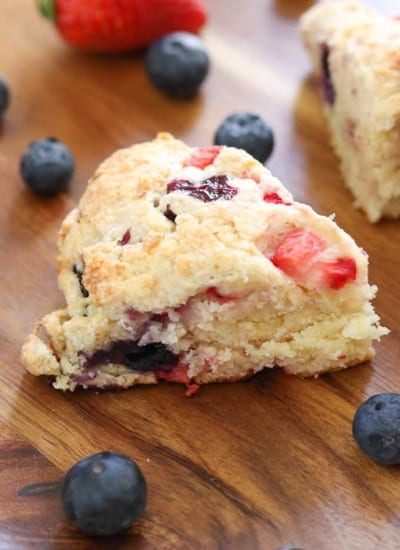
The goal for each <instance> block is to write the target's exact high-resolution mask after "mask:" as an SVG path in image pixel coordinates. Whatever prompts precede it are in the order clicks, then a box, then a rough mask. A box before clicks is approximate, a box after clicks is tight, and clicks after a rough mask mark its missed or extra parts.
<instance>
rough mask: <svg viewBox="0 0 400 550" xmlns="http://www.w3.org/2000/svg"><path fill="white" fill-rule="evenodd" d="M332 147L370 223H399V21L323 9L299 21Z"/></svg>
mask: <svg viewBox="0 0 400 550" xmlns="http://www.w3.org/2000/svg"><path fill="white" fill-rule="evenodd" d="M300 30H301V34H302V38H303V41H304V44H305V46H306V48H307V50H308V52H309V54H310V58H311V62H312V66H313V69H314V73H315V75H316V79H317V83H318V88H319V89H320V92H321V94H320V95H321V97H322V102H323V106H324V112H325V115H326V118H327V121H328V124H329V128H330V134H331V139H332V144H333V147H334V149H335V151H336V153H337V155H338V157H339V159H340V163H341V168H342V173H343V177H344V180H345V183H346V185H347V186H348V188H349V189H350V190H351V192H352V193H353V195H354V198H355V203H354V204H355V206H356V207H357V208H360V209H361V210H363V211H364V212H365V214H366V216H367V218H368V220H369V221H370V222H377V221H378V220H380V219H381V218H398V217H399V216H400V164H399V143H400V70H399V67H400V20H399V19H396V18H389V17H385V16H383V15H381V14H379V13H378V12H377V11H375V10H374V9H373V8H371V7H369V6H366V5H365V4H363V3H362V2H359V1H354V0H349V1H347V0H346V1H342V2H337V1H327V2H321V3H318V4H316V5H315V6H314V7H312V8H311V9H310V10H308V11H307V12H306V13H305V14H304V15H303V16H302V18H301V21H300Z"/></svg>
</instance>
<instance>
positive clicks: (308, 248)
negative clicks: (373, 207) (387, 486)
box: [270, 229, 357, 289]
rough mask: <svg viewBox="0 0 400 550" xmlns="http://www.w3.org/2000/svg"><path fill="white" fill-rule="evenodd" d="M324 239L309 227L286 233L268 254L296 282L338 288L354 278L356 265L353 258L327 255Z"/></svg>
mask: <svg viewBox="0 0 400 550" xmlns="http://www.w3.org/2000/svg"><path fill="white" fill-rule="evenodd" d="M327 249H328V243H327V242H326V241H325V240H324V239H321V238H320V237H318V235H316V234H315V233H314V232H313V231H312V230H311V229H295V230H294V231H292V232H291V233H289V234H288V235H287V236H286V237H285V239H284V240H283V242H282V243H281V244H280V245H279V246H278V248H277V249H276V250H275V252H274V254H273V256H272V257H271V258H270V259H271V262H272V263H273V264H274V265H275V266H276V267H278V268H279V269H281V270H282V271H283V272H284V273H285V274H286V275H288V276H289V277H291V278H292V279H294V280H295V281H296V282H297V283H298V284H301V285H304V286H306V287H309V288H310V287H317V288H334V289H339V288H342V287H343V286H344V285H345V284H346V283H348V282H350V281H354V280H355V279H356V276H357V266H356V263H355V261H354V260H353V258H329V257H328V256H327V255H326V254H324V253H325V252H326V251H327Z"/></svg>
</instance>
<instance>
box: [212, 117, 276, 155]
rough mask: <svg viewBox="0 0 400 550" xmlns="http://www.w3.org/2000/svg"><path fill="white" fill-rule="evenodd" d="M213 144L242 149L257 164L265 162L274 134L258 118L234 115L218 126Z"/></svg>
mask: <svg viewBox="0 0 400 550" xmlns="http://www.w3.org/2000/svg"><path fill="white" fill-rule="evenodd" d="M214 143H215V144H216V145H229V146H230V147H237V148H239V149H244V150H245V151H247V152H248V153H249V154H250V155H252V156H253V157H254V158H255V159H256V160H258V161H259V162H265V161H266V160H268V158H269V157H270V155H271V153H272V150H273V148H274V134H273V133H272V130H271V128H270V127H269V126H268V124H267V123H266V122H265V120H263V119H262V118H261V117H260V116H258V115H255V114H253V113H234V114H232V115H229V116H228V117H227V118H226V119H225V120H224V121H223V122H222V124H221V125H220V126H219V128H218V129H217V131H216V134H215V137H214Z"/></svg>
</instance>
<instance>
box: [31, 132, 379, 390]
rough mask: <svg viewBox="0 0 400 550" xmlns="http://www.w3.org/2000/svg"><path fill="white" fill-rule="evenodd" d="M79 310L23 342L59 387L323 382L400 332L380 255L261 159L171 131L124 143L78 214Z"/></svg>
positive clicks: (67, 291) (65, 271)
mask: <svg viewBox="0 0 400 550" xmlns="http://www.w3.org/2000/svg"><path fill="white" fill-rule="evenodd" d="M58 245H59V251H60V254H59V285H60V288H61V290H62V291H63V293H64V295H65V298H66V302H67V305H66V308H65V309H63V310H59V311H55V312H53V313H50V314H49V315H47V316H45V317H44V318H43V319H42V320H41V321H40V322H39V323H38V325H37V327H36V329H35V331H34V333H33V334H32V335H31V336H30V337H29V338H28V341H27V342H26V344H25V345H24V347H23V350H22V362H23V364H24V365H25V367H26V368H27V369H28V370H29V371H30V372H31V373H32V374H35V375H47V376H50V377H52V380H53V385H54V387H55V388H58V389H62V390H67V389H69V390H73V389H75V388H76V387H77V386H83V387H85V388H86V387H96V388H116V387H124V388H127V387H129V386H132V385H135V384H139V383H141V384H150V383H155V382H157V381H159V380H168V381H174V382H182V383H184V384H186V385H187V387H188V392H189V393H192V392H194V391H195V390H196V388H197V385H198V384H203V383H207V382H215V381H234V380H239V379H242V378H245V377H248V376H250V375H252V374H254V373H256V372H258V371H260V370H261V369H263V368H271V367H274V366H280V367H283V368H284V370H285V371H286V372H288V373H293V374H299V375H302V376H312V375H317V374H319V373H322V372H325V371H329V370H336V369H341V368H344V367H347V366H350V365H355V364H357V363H360V362H362V361H365V360H366V359H369V358H371V357H372V356H373V348H372V342H373V340H374V339H379V337H380V336H381V335H383V334H385V333H386V332H387V331H386V329H384V328H382V327H380V325H379V319H378V316H377V315H376V314H375V312H374V310H373V307H372V305H371V303H370V300H371V299H372V298H373V296H374V294H375V291H376V288H375V287H373V286H370V285H369V284H368V256H367V254H366V253H365V252H364V251H363V250H362V249H360V248H359V247H358V246H357V245H356V244H355V242H354V240H353V239H352V238H351V237H350V236H349V235H348V234H346V233H345V232H344V231H343V230H341V229H340V228H339V227H338V226H337V225H336V223H335V222H334V221H333V220H332V219H330V218H327V217H324V216H320V215H318V214H316V213H315V212H314V211H313V210H312V209H311V208H310V207H309V206H306V205H304V204H300V203H298V202H296V201H294V200H293V197H292V195H291V194H290V193H289V192H288V191H287V190H286V189H285V188H284V187H283V185H282V184H281V183H280V182H279V181H278V180H277V179H276V178H274V177H273V176H272V175H271V173H270V172H269V171H268V170H267V169H266V168H265V167H264V166H262V165H261V164H259V163H258V162H257V161H255V160H254V159H253V158H252V157H250V156H249V155H248V154H247V153H245V152H244V151H242V150H238V149H234V148H229V147H208V148H192V147H189V146H187V145H185V144H184V143H183V142H181V141H178V140H175V139H174V138H173V137H172V136H170V135H169V134H159V135H158V137H157V138H156V139H155V140H154V141H152V142H149V143H143V144H139V145H134V146H133V147H130V148H127V149H122V150H120V151H117V152H116V153H115V154H113V155H112V156H111V157H110V158H109V159H107V160H106V161H105V162H104V163H103V164H101V166H100V167H99V168H98V170H97V171H96V172H95V174H94V175H93V177H92V179H91V180H90V182H89V184H88V187H87V190H86V192H85V194H84V195H83V197H82V199H81V201H80V203H79V206H78V207H77V208H76V209H75V210H73V211H72V212H71V213H70V214H69V215H68V217H67V218H66V219H65V221H64V223H63V224H62V227H61V231H60V236H59V242H58Z"/></svg>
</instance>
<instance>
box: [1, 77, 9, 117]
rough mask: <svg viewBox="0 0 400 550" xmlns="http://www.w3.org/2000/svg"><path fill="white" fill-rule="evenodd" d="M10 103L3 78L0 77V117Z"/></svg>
mask: <svg viewBox="0 0 400 550" xmlns="http://www.w3.org/2000/svg"><path fill="white" fill-rule="evenodd" d="M9 103H10V89H9V87H8V84H7V82H6V80H5V79H4V77H2V76H0V117H1V116H2V115H3V114H4V112H5V111H6V110H7V107H8V105H9Z"/></svg>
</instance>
